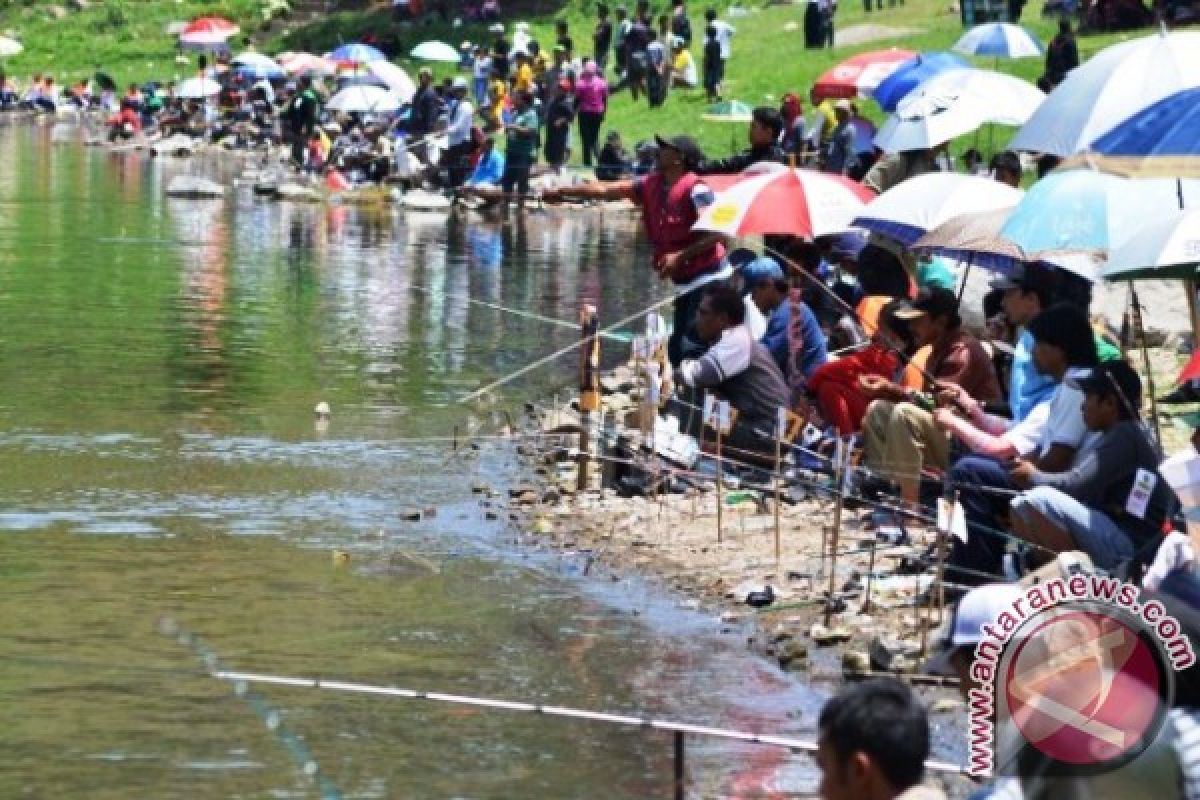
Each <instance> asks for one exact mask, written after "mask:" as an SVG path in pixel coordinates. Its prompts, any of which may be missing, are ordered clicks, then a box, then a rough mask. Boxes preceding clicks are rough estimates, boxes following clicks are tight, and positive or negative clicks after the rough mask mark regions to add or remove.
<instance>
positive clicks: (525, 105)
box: [500, 92, 539, 208]
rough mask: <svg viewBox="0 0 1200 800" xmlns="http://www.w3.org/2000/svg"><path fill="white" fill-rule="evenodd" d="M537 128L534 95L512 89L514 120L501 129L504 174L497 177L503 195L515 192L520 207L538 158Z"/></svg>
mask: <svg viewBox="0 0 1200 800" xmlns="http://www.w3.org/2000/svg"><path fill="white" fill-rule="evenodd" d="M538 128H539V122H538V115H537V112H536V111H534V110H533V95H531V94H530V93H529V92H514V93H513V121H512V122H510V123H509V124H508V125H506V126H505V128H504V137H505V147H504V174H503V176H502V177H501V178H500V188H501V190H502V191H503V192H504V194H505V195H506V198H507V197H511V196H512V194H513V193H514V192H516V195H517V206H518V207H519V208H520V207H524V205H525V195H527V194H529V171H530V170H531V169H532V168H533V165H534V163H535V162H536V161H537V147H538ZM505 205H506V206H507V203H506V204H505Z"/></svg>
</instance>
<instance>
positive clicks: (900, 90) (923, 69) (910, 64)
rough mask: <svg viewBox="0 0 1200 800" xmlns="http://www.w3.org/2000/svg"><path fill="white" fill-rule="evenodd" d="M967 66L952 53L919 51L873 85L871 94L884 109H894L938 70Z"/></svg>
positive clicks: (960, 58)
mask: <svg viewBox="0 0 1200 800" xmlns="http://www.w3.org/2000/svg"><path fill="white" fill-rule="evenodd" d="M966 66H969V65H968V64H967V62H966V61H964V60H963V58H962V56H957V55H955V54H954V53H943V52H935V53H919V54H917V55H916V56H913V57H912V58H910V59H909V60H908V61H905V62H904V63H903V64H901V65H900V66H898V67H897V68H896V69H895V71H894V72H892V74H891V75H888V76H887V77H886V78H884V80H883V81H882V82H881V83H880V84H879V85H878V86H876V87H875V90H874V91H873V92H871V96H872V97H874V98H875V101H876V102H877V103H879V106H880V107H881V108H882V109H883V110H884V111H895V110H896V106H897V105H898V104H899V103H900V101H901V100H903V99H904V96H905V95H907V94H908V93H909V92H911V91H912V90H913V89H915V88H917V87H918V86H919V85H920V84H921V83H922V82H924V81H926V80H928V79H930V78H932V77H933V76H934V75H936V74H938V73H939V72H944V71H945V70H948V69H953V68H955V67H966Z"/></svg>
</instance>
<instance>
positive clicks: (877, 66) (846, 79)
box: [813, 47, 916, 100]
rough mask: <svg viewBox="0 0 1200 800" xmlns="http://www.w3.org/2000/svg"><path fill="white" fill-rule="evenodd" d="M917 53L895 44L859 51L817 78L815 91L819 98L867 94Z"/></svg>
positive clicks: (814, 86)
mask: <svg viewBox="0 0 1200 800" xmlns="http://www.w3.org/2000/svg"><path fill="white" fill-rule="evenodd" d="M915 55H916V53H914V52H913V51H911V50H901V49H899V48H896V47H893V48H891V49H890V50H872V51H871V52H869V53H859V54H858V55H856V56H853V57H851V58H848V59H846V60H845V61H843V62H842V63H840V64H838V65H837V66H835V67H832V68H831V69H829V70H827V71H826V72H825V74H823V75H822V76H821V77H819V78H817V82H816V83H814V84H813V93H814V94H815V95H816V97H817V99H818V100H824V99H826V98H830V97H856V96H859V95H861V96H864V97H865V96H867V95H869V94H870V93H871V91H872V90H873V89H874V88H875V87H876V86H878V85H879V84H881V83H883V80H884V78H886V77H887V76H888V75H891V74H892V73H893V72H895V71H896V68H897V67H899V66H900V65H901V64H903V63H904V62H905V61H908V60H909V59H910V58H912V57H913V56H915Z"/></svg>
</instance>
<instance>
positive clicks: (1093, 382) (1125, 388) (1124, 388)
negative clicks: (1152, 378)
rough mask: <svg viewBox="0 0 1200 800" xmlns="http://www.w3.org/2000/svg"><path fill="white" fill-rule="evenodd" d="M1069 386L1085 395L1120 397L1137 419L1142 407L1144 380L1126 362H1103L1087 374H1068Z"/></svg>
mask: <svg viewBox="0 0 1200 800" xmlns="http://www.w3.org/2000/svg"><path fill="white" fill-rule="evenodd" d="M1067 385H1068V386H1071V387H1073V388H1075V389H1078V390H1079V391H1081V392H1083V393H1084V394H1098V395H1100V396H1101V397H1120V398H1122V399H1124V400H1125V401H1128V403H1129V406H1130V407H1129V409H1128V410H1129V411H1130V413H1131V415H1132V416H1135V417H1136V416H1137V415H1138V413H1137V412H1138V409H1139V408H1141V406H1142V379H1141V378H1139V377H1138V374H1137V372H1136V371H1135V370H1134V368H1133V367H1131V366H1129V363H1128V362H1126V361H1103V362H1101V363H1100V365H1099V366H1096V367H1093V368H1091V369H1089V370H1087V371H1086V372H1075V373H1068V374H1067Z"/></svg>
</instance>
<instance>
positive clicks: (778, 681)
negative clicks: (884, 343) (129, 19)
mask: <svg viewBox="0 0 1200 800" xmlns="http://www.w3.org/2000/svg"><path fill="white" fill-rule="evenodd" d="M57 138H62V139H67V140H68V141H66V142H56V141H54V140H55V139H57ZM72 138H74V137H73V133H72V131H70V130H68V129H63V128H58V129H55V128H54V127H53V125H52V124H44V125H33V126H25V125H8V126H0V796H2V797H18V796H31V797H89V798H129V797H159V798H161V797H187V798H198V797H213V798H217V797H220V798H225V797H326V798H328V797H347V798H348V797H403V798H515V797H547V798H551V797H553V798H559V797H563V798H566V797H571V798H590V797H595V798H640V797H668V796H670V793H671V785H672V783H671V769H672V766H671V759H670V754H671V750H670V741H669V739H668V738H666V737H665V736H664V735H663V734H646V733H644V732H642V731H639V730H629V729H616V728H609V727H599V726H596V725H590V724H584V723H577V722H569V721H562V720H552V719H545V718H540V717H535V716H532V715H520V714H513V713H504V712H492V711H485V710H481V709H475V708H469V707H463V706H441V705H433V704H429V703H421V702H418V701H406V700H398V699H386V698H377V697H376V698H372V697H364V696H352V695H344V694H334V693H320V692H314V691H305V690H298V689H286V688H271V687H260V688H259V689H257V690H255V691H251V692H250V693H247V694H243V695H238V694H236V693H235V692H234V691H233V690H232V688H231V686H230V685H228V684H225V683H222V682H220V681H217V680H215V679H213V678H210V677H208V676H206V675H205V674H204V673H203V671H202V667H203V666H204V664H205V659H206V658H208V659H216V661H215V662H212V663H218V664H220V665H221V666H225V667H228V668H232V669H242V670H253V671H260V672H268V673H281V674H288V675H323V676H329V677H339V678H343V679H346V680H354V681H363V682H371V683H382V684H389V685H398V686H404V687H411V688H417V689H428V690H443V691H448V692H458V693H465V694H479V695H484V696H490V697H501V698H508V699H523V700H532V701H542V702H553V703H557V704H563V705H572V706H580V707H584V708H589V709H608V710H621V711H632V710H640V711H644V712H646V713H651V714H656V715H664V716H671V717H676V718H682V719H686V720H689V721H694V722H700V723H705V724H714V725H728V726H736V727H747V728H754V729H770V730H772V731H777V732H786V731H804V730H809V731H811V725H812V722H813V719H812V711H813V708H814V703H813V698H812V697H811V696H810V695H809V694H808V693H807V692H805V691H803V690H802V689H800V688H799V687H798V686H797V685H796V684H795V683H793V682H791V681H789V680H787V679H785V678H784V677H783V676H782V675H781V674H779V673H778V672H777V671H776V670H774V669H773V668H771V667H769V666H767V665H765V664H763V663H762V662H760V661H757V660H755V659H752V658H751V657H749V656H748V655H746V654H745V653H744V651H743V649H742V647H741V645H742V641H743V640H742V639H741V638H740V637H739V636H725V637H718V636H717V635H716V633H715V631H716V625H715V624H714V622H713V620H712V619H711V618H709V617H705V616H703V615H700V614H695V613H689V612H683V611H679V610H677V609H676V608H675V607H674V606H673V604H672V601H671V599H670V598H664V597H663V596H661V595H659V594H656V593H655V592H653V591H651V590H650V589H648V588H646V587H644V586H642V585H641V584H638V583H636V582H630V581H626V580H623V581H621V582H619V583H612V582H610V581H608V579H607V578H604V579H597V578H596V577H594V576H593V577H587V578H585V577H583V576H582V575H581V572H582V569H581V566H580V564H579V563H577V561H576V560H573V559H571V558H569V557H559V556H548V555H537V554H531V553H528V552H523V551H522V550H521V549H520V548H519V547H517V546H516V545H514V543H513V541H512V536H511V534H509V533H506V532H505V530H504V529H503V528H502V527H501V523H499V522H488V521H486V520H484V519H483V517H482V515H481V512H480V509H479V508H478V506H477V504H476V503H475V500H474V499H473V498H472V496H471V493H470V488H471V485H472V483H474V482H476V481H479V480H488V481H490V482H492V483H497V484H498V483H500V482H502V481H503V480H504V476H505V475H508V474H511V468H512V466H513V465H512V463H510V460H509V458H510V456H509V455H508V453H507V449H506V448H505V447H502V446H485V447H484V449H483V450H482V452H481V454H480V455H479V456H478V457H475V458H469V459H463V458H458V457H452V456H451V453H450V446H449V441H448V437H450V436H451V435H452V434H453V432H454V429H455V427H456V426H457V427H458V428H459V430H460V431H467V430H471V431H474V432H476V433H477V434H479V435H485V434H487V433H489V432H491V431H495V430H496V428H497V427H498V424H499V423H500V422H502V421H503V420H502V419H501V418H500V417H498V416H497V415H496V412H495V409H494V408H493V409H487V408H484V409H480V408H478V407H465V406H462V405H460V404H459V403H458V400H459V399H460V398H461V397H462V396H463V395H464V394H466V393H467V392H469V391H471V390H472V389H474V388H476V387H478V386H481V385H483V384H486V383H488V382H489V381H492V380H494V379H496V378H498V377H500V376H503V375H504V374H506V373H508V372H510V371H512V370H514V369H516V368H519V367H521V366H523V365H525V364H527V363H529V362H530V361H532V360H533V359H536V358H539V357H541V356H544V355H546V354H548V353H550V352H552V351H553V350H555V349H556V348H559V347H563V346H565V345H567V344H569V343H570V342H571V341H573V339H574V338H575V335H576V334H574V333H573V332H572V331H571V330H570V329H569V328H568V327H566V326H558V325H554V324H552V323H549V322H545V321H538V320H534V319H531V318H529V317H526V316H521V315H519V314H516V313H511V312H508V311H503V310H500V309H499V308H497V306H504V307H511V308H513V309H524V310H530V311H533V312H536V313H537V314H540V315H542V316H546V317H555V318H559V319H566V320H570V319H571V318H573V317H574V315H575V313H576V308H577V306H578V304H579V302H580V301H581V300H582V299H590V300H593V301H598V302H599V305H600V307H601V309H602V315H603V316H604V318H605V319H608V320H613V319H616V318H618V317H621V316H625V315H626V314H628V313H631V312H632V311H634V310H636V309H637V308H639V307H640V306H643V305H646V304H647V303H648V302H649V301H650V300H652V299H654V298H655V297H656V296H657V295H656V292H658V291H659V289H658V288H657V287H656V286H654V285H653V283H652V282H651V281H650V280H649V279H648V278H647V275H646V270H644V268H639V266H641V267H644V263H645V258H646V254H645V250H644V245H640V244H635V238H636V225H635V224H634V220H632V219H631V218H628V217H626V216H624V215H619V214H617V215H614V214H606V215H600V214H597V213H579V212H576V213H562V212H546V213H539V214H530V215H529V216H528V217H527V218H523V219H514V220H512V221H510V222H506V223H502V222H500V221H499V220H488V219H484V218H481V217H474V216H471V217H462V218H457V217H456V218H450V219H447V218H446V217H444V216H430V215H416V214H413V215H408V216H405V215H404V214H403V213H402V212H399V211H395V210H392V209H390V208H386V207H350V206H322V205H312V206H309V205H287V204H279V203H272V202H267V201H263V200H260V199H258V198H256V197H254V196H253V194H252V193H251V191H250V190H249V188H248V187H242V188H239V189H237V190H236V191H234V192H232V193H231V194H229V195H228V196H227V197H225V198H224V199H223V200H217V201H176V200H170V199H167V198H166V197H165V196H164V193H163V187H164V186H165V184H166V182H167V181H168V180H169V179H170V177H171V175H173V174H176V173H178V172H181V171H188V170H195V171H199V172H205V173H213V174H216V175H219V176H220V177H222V178H223V179H224V180H226V181H230V180H231V179H232V178H234V177H236V176H237V175H238V174H240V171H241V170H242V168H243V167H242V165H240V164H237V163H225V164H213V163H203V162H195V163H189V162H166V161H155V160H153V159H149V158H146V157H145V156H143V155H141V154H138V153H128V154H114V153H108V152H105V151H103V150H101V149H88V148H84V147H82V146H80V145H79V144H78V143H76V142H72V141H69V140H71V139H72ZM573 363H574V362H573V360H572V359H571V358H570V357H568V358H565V359H563V360H560V361H558V362H555V363H554V364H552V365H550V366H549V367H547V368H545V369H541V370H538V371H535V372H533V373H531V374H530V375H529V376H527V377H526V378H523V379H522V380H520V381H518V382H516V383H515V384H513V385H511V386H509V387H507V388H506V389H505V390H504V392H503V394H501V395H500V396H499V398H498V404H497V406H496V407H495V408H501V407H503V408H511V409H518V410H519V409H520V408H521V406H522V404H523V402H525V401H526V400H539V399H543V398H545V397H548V396H549V395H551V394H552V393H553V392H555V391H556V390H558V389H562V388H563V387H565V386H567V385H568V384H569V383H570V380H571V377H572V371H573V369H574V367H573ZM564 391H565V389H564ZM318 401H325V402H328V403H329V404H330V405H331V406H332V408H333V412H334V413H333V418H332V422H331V424H330V426H329V427H328V429H327V430H325V431H318V430H317V429H316V428H315V426H314V420H313V416H312V409H313V406H314V404H315V403H317V402H318ZM412 507H421V508H424V507H436V508H437V509H438V513H437V516H436V517H434V518H433V519H427V520H425V521H422V522H406V521H404V520H403V519H402V517H401V515H400V512H401V511H402V510H404V509H407V508H412ZM334 551H343V552H346V553H349V554H350V560H349V564H343V565H340V566H339V565H338V564H336V563H335V559H334V558H333V553H334ZM164 620H167V621H168V622H167V623H166V626H165V627H164ZM167 634H169V635H167ZM801 711H803V713H800V712H801ZM689 754H690V759H689V782H690V785H691V786H692V787H693V793H694V794H695V795H696V796H701V795H703V796H725V797H759V796H762V797H773V796H781V794H780V792H782V791H784V790H787V791H791V790H795V789H797V788H801V789H802V788H804V787H805V786H807V785H809V784H810V780H811V770H810V766H809V764H808V763H807V762H806V761H805V760H804V759H803V758H800V759H795V760H788V759H785V757H784V755H783V754H781V753H779V752H777V751H773V750H766V749H752V748H751V749H741V748H738V747H735V746H732V745H728V744H721V743H713V742H700V741H692V742H690V743H689Z"/></svg>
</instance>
